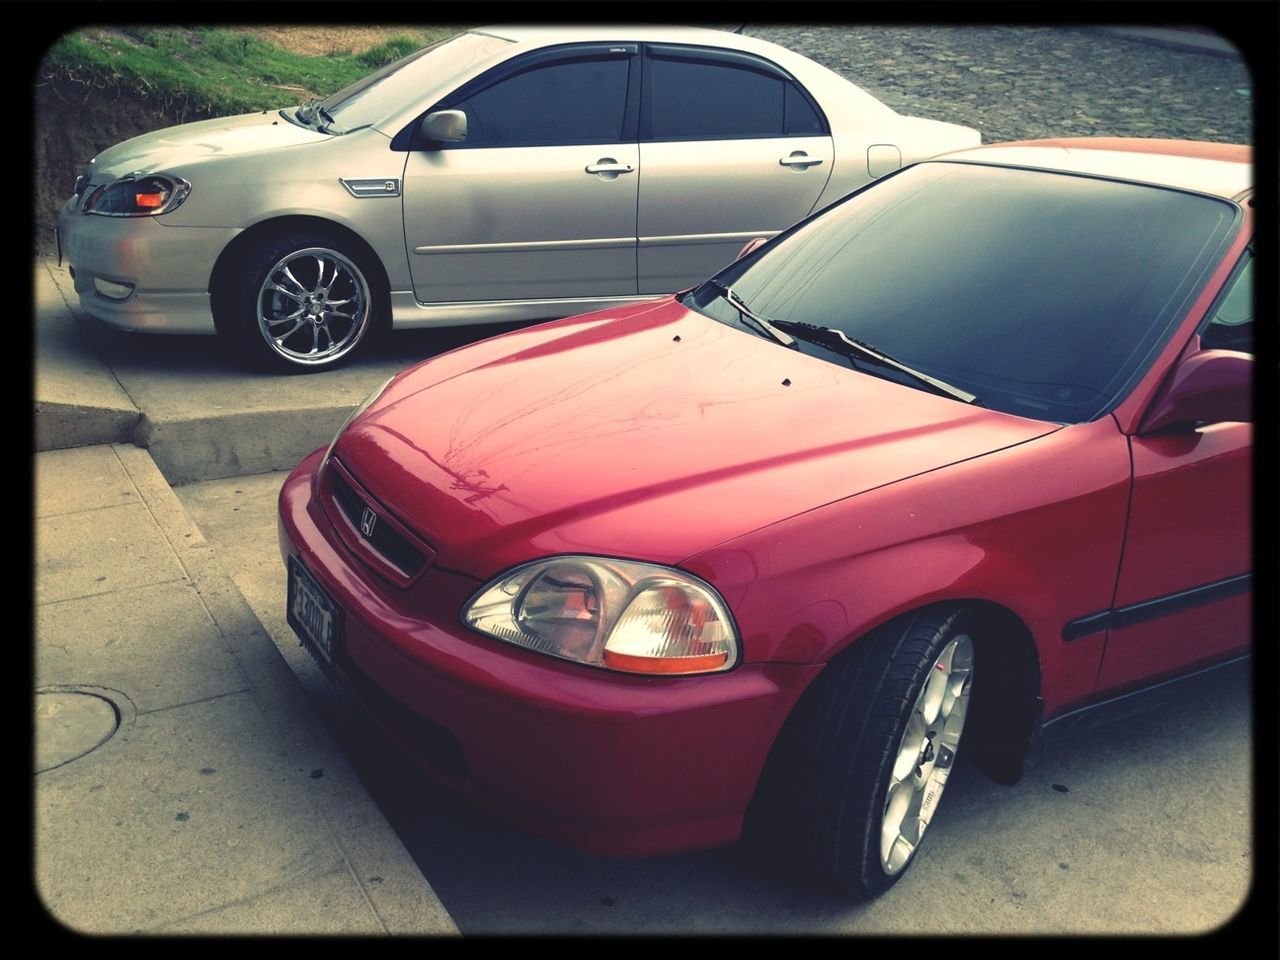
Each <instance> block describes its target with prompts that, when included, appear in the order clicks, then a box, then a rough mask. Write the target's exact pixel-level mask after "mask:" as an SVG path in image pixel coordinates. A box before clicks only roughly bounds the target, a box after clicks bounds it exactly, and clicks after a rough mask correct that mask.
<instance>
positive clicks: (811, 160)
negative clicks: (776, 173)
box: [778, 150, 822, 167]
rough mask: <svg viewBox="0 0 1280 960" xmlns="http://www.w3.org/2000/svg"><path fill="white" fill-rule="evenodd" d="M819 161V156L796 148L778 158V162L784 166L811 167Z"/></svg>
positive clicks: (820, 160)
mask: <svg viewBox="0 0 1280 960" xmlns="http://www.w3.org/2000/svg"><path fill="white" fill-rule="evenodd" d="M821 162H822V158H821V157H811V156H808V155H807V154H806V153H805V152H804V151H803V150H797V151H796V152H795V153H793V154H792V155H791V156H789V157H779V158H778V163H779V164H780V165H781V166H784V167H812V166H816V165H817V164H819V163H821Z"/></svg>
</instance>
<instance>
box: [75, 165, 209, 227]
mask: <svg viewBox="0 0 1280 960" xmlns="http://www.w3.org/2000/svg"><path fill="white" fill-rule="evenodd" d="M76 183H77V186H79V183H80V181H76ZM190 192H191V184H189V183H187V181H185V180H183V179H182V178H181V177H175V176H172V175H171V174H164V173H158V174H149V175H147V176H139V175H137V174H130V175H129V176H127V177H121V178H120V179H119V180H116V181H115V182H113V183H109V184H107V185H105V186H101V187H98V189H96V190H94V191H93V192H92V193H90V194H89V196H88V197H86V198H85V201H84V207H83V210H84V212H85V213H96V214H98V215H99V216H102V217H158V216H160V214H162V213H169V212H171V211H173V210H176V209H177V208H178V207H179V206H181V205H182V201H183V200H185V199H187V194H189V193H190Z"/></svg>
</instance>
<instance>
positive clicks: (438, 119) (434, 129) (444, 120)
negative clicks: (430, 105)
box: [418, 110, 467, 143]
mask: <svg viewBox="0 0 1280 960" xmlns="http://www.w3.org/2000/svg"><path fill="white" fill-rule="evenodd" d="M418 133H419V134H421V137H420V139H422V140H429V141H430V140H434V141H435V142H437V143H460V142H461V141H463V140H465V139H467V115H466V114H465V113H463V112H462V111H461V110H435V111H433V112H431V113H428V114H427V115H426V116H425V117H423V118H422V123H421V124H420V125H419V126H418Z"/></svg>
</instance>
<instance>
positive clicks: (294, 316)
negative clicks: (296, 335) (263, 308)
mask: <svg viewBox="0 0 1280 960" xmlns="http://www.w3.org/2000/svg"><path fill="white" fill-rule="evenodd" d="M306 312H307V311H306V307H299V308H298V309H297V310H295V311H293V313H289V314H285V315H284V316H283V317H275V318H274V319H273V318H271V317H268V316H265V315H264V316H263V318H262V319H263V322H265V323H269V324H271V326H273V327H274V326H275V325H276V324H278V323H288V322H289V321H290V320H297V319H298V318H299V317H300V316H302V315H303V314H304V313H306ZM293 329H295V330H297V329H298V328H297V327H296V326H295V327H294V328H293Z"/></svg>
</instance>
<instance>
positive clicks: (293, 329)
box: [273, 317, 307, 346]
mask: <svg viewBox="0 0 1280 960" xmlns="http://www.w3.org/2000/svg"><path fill="white" fill-rule="evenodd" d="M306 323H307V318H306V317H303V318H302V319H301V320H299V321H298V322H297V323H295V324H294V325H293V326H292V327H290V328H289V329H288V330H287V331H285V332H284V333H281V334H274V335H273V339H274V340H275V342H276V343H277V344H280V345H282V346H283V344H284V342H285V341H286V340H288V339H289V338H290V337H292V336H293V335H294V334H295V333H297V332H298V331H299V330H301V329H302V328H303V327H304V326H306Z"/></svg>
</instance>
